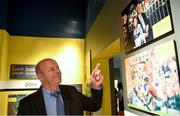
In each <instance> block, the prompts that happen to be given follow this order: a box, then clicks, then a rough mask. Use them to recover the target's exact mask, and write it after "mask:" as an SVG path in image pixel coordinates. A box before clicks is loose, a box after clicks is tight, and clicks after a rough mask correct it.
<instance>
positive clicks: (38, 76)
mask: <svg viewBox="0 0 180 116" xmlns="http://www.w3.org/2000/svg"><path fill="white" fill-rule="evenodd" d="M37 78H38V79H39V80H40V81H42V80H43V78H42V75H41V73H39V74H37Z"/></svg>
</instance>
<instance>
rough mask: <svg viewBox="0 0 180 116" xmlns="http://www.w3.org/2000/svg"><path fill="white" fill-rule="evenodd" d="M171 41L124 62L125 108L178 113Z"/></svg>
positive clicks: (179, 88) (179, 102)
mask: <svg viewBox="0 0 180 116" xmlns="http://www.w3.org/2000/svg"><path fill="white" fill-rule="evenodd" d="M177 62H178V61H177V56H176V50H175V43H174V41H173V40H171V41H168V42H166V43H163V44H161V45H158V46H156V47H153V48H151V49H149V50H147V51H143V52H141V53H139V54H136V55H134V56H131V57H129V58H126V59H125V68H126V82H127V100H128V106H129V107H132V108H135V109H139V110H142V111H147V112H149V113H153V114H158V115H171V116H172V115H177V114H180V86H179V75H178V72H179V68H178V64H177Z"/></svg>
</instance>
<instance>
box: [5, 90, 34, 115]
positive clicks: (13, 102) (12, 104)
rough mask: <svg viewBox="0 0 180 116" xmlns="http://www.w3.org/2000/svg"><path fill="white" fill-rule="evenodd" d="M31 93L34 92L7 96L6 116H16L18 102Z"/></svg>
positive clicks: (18, 92)
mask: <svg viewBox="0 0 180 116" xmlns="http://www.w3.org/2000/svg"><path fill="white" fill-rule="evenodd" d="M33 92H35V90H30V91H17V92H16V93H14V94H8V108H7V115H17V112H18V106H19V101H20V100H21V99H22V98H24V97H26V96H27V95H29V94H31V93H33Z"/></svg>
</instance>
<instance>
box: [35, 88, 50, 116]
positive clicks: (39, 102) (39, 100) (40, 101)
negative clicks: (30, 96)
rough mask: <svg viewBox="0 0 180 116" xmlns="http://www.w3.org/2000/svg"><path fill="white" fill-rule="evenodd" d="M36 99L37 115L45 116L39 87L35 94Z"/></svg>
mask: <svg viewBox="0 0 180 116" xmlns="http://www.w3.org/2000/svg"><path fill="white" fill-rule="evenodd" d="M36 95H37V97H36V98H35V99H36V100H37V101H36V103H37V106H38V107H37V108H38V109H39V114H43V115H47V112H46V107H45V102H44V97H43V93H42V87H40V88H39V89H38V91H37V93H36Z"/></svg>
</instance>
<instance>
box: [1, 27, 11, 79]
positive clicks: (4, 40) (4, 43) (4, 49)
mask: <svg viewBox="0 0 180 116" xmlns="http://www.w3.org/2000/svg"><path fill="white" fill-rule="evenodd" d="M8 47H9V34H8V33H7V32H6V31H5V30H0V81H5V80H6V78H7V73H8V72H7V66H8V65H7V59H8Z"/></svg>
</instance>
